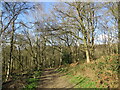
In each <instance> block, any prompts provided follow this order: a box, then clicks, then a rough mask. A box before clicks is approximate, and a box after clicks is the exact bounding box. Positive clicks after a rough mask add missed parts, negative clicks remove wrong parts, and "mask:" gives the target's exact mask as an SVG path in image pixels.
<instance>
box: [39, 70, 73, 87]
mask: <svg viewBox="0 0 120 90" xmlns="http://www.w3.org/2000/svg"><path fill="white" fill-rule="evenodd" d="M72 87H73V85H71V83H69V81H68V78H66V76H65V74H63V73H60V72H58V71H56V69H55V68H47V69H44V71H43V73H42V75H41V78H40V82H39V84H38V88H72Z"/></svg>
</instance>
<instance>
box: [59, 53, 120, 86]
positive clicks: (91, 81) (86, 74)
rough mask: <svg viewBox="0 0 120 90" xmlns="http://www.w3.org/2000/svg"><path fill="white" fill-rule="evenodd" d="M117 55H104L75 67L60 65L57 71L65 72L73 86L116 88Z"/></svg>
mask: <svg viewBox="0 0 120 90" xmlns="http://www.w3.org/2000/svg"><path fill="white" fill-rule="evenodd" d="M118 68H119V62H118V56H115V55H112V56H104V57H102V58H100V59H98V60H95V61H92V62H90V63H84V64H79V65H76V66H75V67H70V66H69V67H62V68H59V69H58V71H60V72H64V73H66V75H67V76H69V77H70V82H71V83H74V84H76V86H75V87H74V88H117V87H118V84H119V82H118V71H119V70H118Z"/></svg>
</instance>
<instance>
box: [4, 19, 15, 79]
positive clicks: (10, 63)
mask: <svg viewBox="0 0 120 90" xmlns="http://www.w3.org/2000/svg"><path fill="white" fill-rule="evenodd" d="M14 23H15V20H13V22H12V37H11V43H10V44H11V45H10V58H9V59H10V60H9V61H8V69H7V75H6V80H8V78H9V75H10V74H11V72H12V69H13V66H12V62H13V60H12V54H13V53H12V52H13V41H14V33H15V29H14Z"/></svg>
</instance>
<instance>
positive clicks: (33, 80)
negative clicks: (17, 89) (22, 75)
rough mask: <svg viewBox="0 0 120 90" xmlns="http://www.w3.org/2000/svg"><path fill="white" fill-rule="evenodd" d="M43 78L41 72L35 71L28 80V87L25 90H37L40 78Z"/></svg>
mask: <svg viewBox="0 0 120 90" xmlns="http://www.w3.org/2000/svg"><path fill="white" fill-rule="evenodd" d="M40 76H41V71H34V72H33V75H32V76H31V77H30V78H28V79H27V80H26V82H27V85H26V87H25V88H24V90H29V89H30V90H35V88H36V87H37V85H38V81H39V77H40Z"/></svg>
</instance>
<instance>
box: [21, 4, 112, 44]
mask: <svg viewBox="0 0 120 90" xmlns="http://www.w3.org/2000/svg"><path fill="white" fill-rule="evenodd" d="M37 3H41V4H42V5H43V8H44V10H45V12H46V13H50V10H51V9H52V5H54V4H56V3H55V2H37ZM32 4H33V3H31V5H32ZM105 10H106V8H103V9H102V11H100V12H98V13H97V15H102V14H104V13H105ZM33 13H34V12H33ZM19 18H22V19H23V21H24V22H27V21H30V20H31V21H32V20H34V19H33V17H32V16H31V15H28V16H26V17H24V16H23V15H20V16H19ZM108 19H109V18H108ZM111 25H112V24H111V23H110V22H109V23H108V26H111ZM96 31H97V32H96V34H97V37H96V38H97V39H98V40H99V42H98V41H95V42H96V43H102V42H100V40H103V39H104V37H106V38H107V37H108V36H106V35H104V34H103V33H101V32H100V30H99V29H96Z"/></svg>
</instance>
